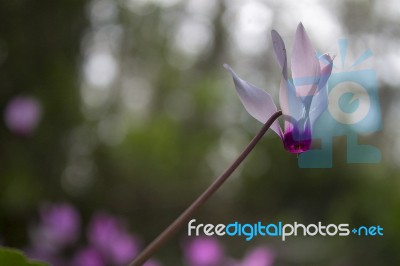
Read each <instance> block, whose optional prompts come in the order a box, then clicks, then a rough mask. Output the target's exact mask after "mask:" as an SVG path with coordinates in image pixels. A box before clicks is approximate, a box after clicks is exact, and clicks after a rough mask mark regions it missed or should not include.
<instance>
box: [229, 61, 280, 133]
mask: <svg viewBox="0 0 400 266" xmlns="http://www.w3.org/2000/svg"><path fill="white" fill-rule="evenodd" d="M224 67H225V68H226V69H227V70H228V71H229V72H230V73H231V74H232V77H233V82H234V83H235V87H236V91H237V93H238V95H239V98H240V101H241V102H242V104H243V106H244V108H245V109H246V111H247V112H248V113H249V114H250V115H251V116H252V117H254V118H255V119H257V120H258V121H260V122H261V123H263V124H265V123H266V122H267V121H268V119H269V118H270V117H271V116H272V115H273V114H274V113H275V112H276V111H277V108H276V105H275V104H274V101H273V100H272V98H271V96H270V95H269V94H268V93H267V92H265V91H263V90H261V89H259V88H257V87H256V86H254V85H252V84H250V83H248V82H246V81H244V80H243V79H241V78H240V77H239V76H238V75H236V73H235V72H234V71H233V70H232V68H231V67H230V66H228V65H227V64H224ZM271 129H272V130H274V131H275V132H276V134H278V136H279V137H281V138H282V130H281V128H280V127H279V124H278V122H277V121H275V122H274V123H273V124H272V126H271Z"/></svg>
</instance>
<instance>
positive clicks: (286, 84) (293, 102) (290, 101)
mask: <svg viewBox="0 0 400 266" xmlns="http://www.w3.org/2000/svg"><path fill="white" fill-rule="evenodd" d="M279 104H280V107H281V110H282V113H283V115H284V118H285V128H284V131H285V132H286V131H287V130H291V129H292V127H293V125H294V124H296V123H297V121H299V120H300V119H302V118H304V117H305V115H306V109H305V106H304V104H303V102H302V100H301V97H298V96H297V95H296V89H295V87H294V86H293V84H292V83H291V82H290V81H289V80H285V79H283V78H282V80H281V84H280V90H279Z"/></svg>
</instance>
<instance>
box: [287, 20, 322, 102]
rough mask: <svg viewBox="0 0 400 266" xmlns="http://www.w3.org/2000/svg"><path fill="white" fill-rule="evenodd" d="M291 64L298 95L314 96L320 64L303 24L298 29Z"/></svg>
mask: <svg viewBox="0 0 400 266" xmlns="http://www.w3.org/2000/svg"><path fill="white" fill-rule="evenodd" d="M291 64H292V66H291V69H292V78H293V83H294V85H295V87H296V93H297V95H298V96H302V97H305V96H309V95H313V94H314V93H315V90H316V89H317V87H318V82H319V78H320V64H319V61H318V58H317V56H316V52H315V50H314V48H313V47H312V45H311V41H310V39H309V37H308V35H307V33H306V31H305V29H304V26H303V24H302V23H300V24H299V26H298V27H297V31H296V38H295V41H294V45H293V51H292V61H291Z"/></svg>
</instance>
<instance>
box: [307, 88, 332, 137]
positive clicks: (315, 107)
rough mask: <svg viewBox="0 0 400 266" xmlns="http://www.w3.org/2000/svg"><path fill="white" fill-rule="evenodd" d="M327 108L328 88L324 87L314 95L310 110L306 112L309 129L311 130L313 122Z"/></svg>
mask: <svg viewBox="0 0 400 266" xmlns="http://www.w3.org/2000/svg"><path fill="white" fill-rule="evenodd" d="M327 107H328V88H327V86H326V85H325V86H324V87H322V88H320V89H319V92H318V93H316V94H315V95H314V97H313V100H312V102H311V106H310V110H309V112H308V117H309V118H310V127H311V130H312V129H313V126H314V123H315V121H317V119H318V117H320V116H321V114H322V113H323V112H324V111H325V110H326V108H327Z"/></svg>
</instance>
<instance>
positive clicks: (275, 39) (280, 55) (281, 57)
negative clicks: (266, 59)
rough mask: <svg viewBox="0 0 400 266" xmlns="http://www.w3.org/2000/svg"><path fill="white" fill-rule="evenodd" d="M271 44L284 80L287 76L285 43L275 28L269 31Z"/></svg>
mask: <svg viewBox="0 0 400 266" xmlns="http://www.w3.org/2000/svg"><path fill="white" fill-rule="evenodd" d="M271 37H272V45H273V47H274V52H275V59H276V61H277V62H278V64H279V66H280V67H281V72H282V76H283V78H284V79H285V80H287V79H288V76H287V56H286V47H285V43H284V42H283V40H282V37H281V35H279V33H278V32H277V31H276V30H272V31H271Z"/></svg>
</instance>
